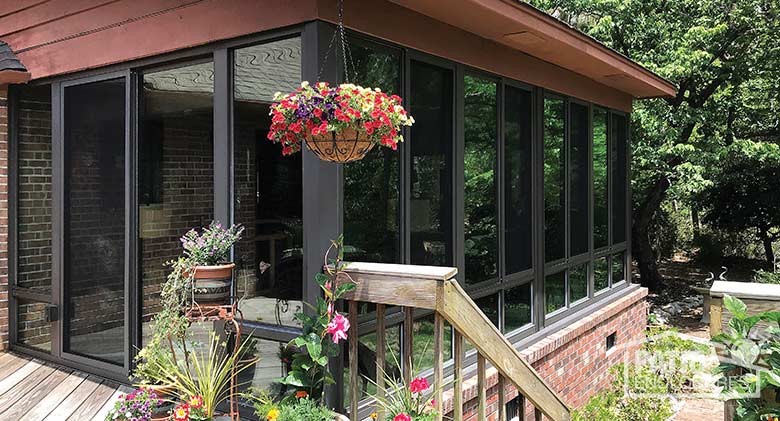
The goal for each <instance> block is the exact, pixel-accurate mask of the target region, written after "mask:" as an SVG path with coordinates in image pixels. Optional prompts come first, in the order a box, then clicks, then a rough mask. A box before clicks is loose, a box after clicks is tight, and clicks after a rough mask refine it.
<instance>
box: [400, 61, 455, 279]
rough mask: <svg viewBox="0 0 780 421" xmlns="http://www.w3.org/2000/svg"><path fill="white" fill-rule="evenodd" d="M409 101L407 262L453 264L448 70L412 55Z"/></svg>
mask: <svg viewBox="0 0 780 421" xmlns="http://www.w3.org/2000/svg"><path fill="white" fill-rule="evenodd" d="M410 71H411V95H410V98H409V106H410V107H411V114H412V116H414V119H415V124H414V126H413V127H412V129H411V137H412V138H411V142H410V144H409V146H410V147H411V163H410V166H411V174H410V176H409V183H410V184H411V187H410V193H411V198H410V200H409V207H410V210H409V212H410V231H411V244H410V253H411V263H412V264H417V265H438V266H451V265H452V261H453V256H452V240H453V238H452V237H453V233H452V217H453V216H452V211H453V205H454V204H453V199H452V147H453V127H452V124H453V122H452V118H453V116H452V113H453V106H452V101H453V87H452V72H451V71H450V70H447V69H442V68H440V67H435V66H431V65H428V64H424V63H420V62H416V61H412V64H411V69H410Z"/></svg>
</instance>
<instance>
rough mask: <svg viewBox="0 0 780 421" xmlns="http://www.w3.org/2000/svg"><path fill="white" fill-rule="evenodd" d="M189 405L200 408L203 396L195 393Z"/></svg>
mask: <svg viewBox="0 0 780 421" xmlns="http://www.w3.org/2000/svg"><path fill="white" fill-rule="evenodd" d="M189 406H190V407H192V408H200V407H201V406H203V397H202V396H200V395H195V396H193V397H191V398H190V401H189Z"/></svg>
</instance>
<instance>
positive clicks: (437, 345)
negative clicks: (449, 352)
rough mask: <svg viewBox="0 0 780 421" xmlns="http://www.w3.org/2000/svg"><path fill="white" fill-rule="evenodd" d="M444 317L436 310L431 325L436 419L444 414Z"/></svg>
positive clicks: (438, 419)
mask: <svg viewBox="0 0 780 421" xmlns="http://www.w3.org/2000/svg"><path fill="white" fill-rule="evenodd" d="M443 345H444V318H443V317H442V316H441V314H439V313H438V312H436V313H435V316H434V325H433V387H434V388H435V389H434V396H433V398H434V400H436V403H435V404H434V410H435V411H436V421H442V419H443V417H444V414H443V413H442V411H443V410H444V405H443V400H444V399H443V397H442V391H443V390H444V346H443Z"/></svg>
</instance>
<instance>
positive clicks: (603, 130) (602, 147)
mask: <svg viewBox="0 0 780 421" xmlns="http://www.w3.org/2000/svg"><path fill="white" fill-rule="evenodd" d="M608 168H609V161H608V156H607V112H606V111H605V110H602V109H600V108H594V109H593V248H595V249H598V248H601V247H606V246H608V245H609V231H608V229H609V228H608V225H607V224H608V218H609V210H608V209H609V208H608V207H607V191H608V190H609V184H608V181H607V169H608Z"/></svg>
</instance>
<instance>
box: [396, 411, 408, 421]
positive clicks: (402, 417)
mask: <svg viewBox="0 0 780 421" xmlns="http://www.w3.org/2000/svg"><path fill="white" fill-rule="evenodd" d="M393 421H412V417H410V416H408V415H406V414H405V413H403V412H401V413H400V414H398V415H396V416H395V418H393Z"/></svg>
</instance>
